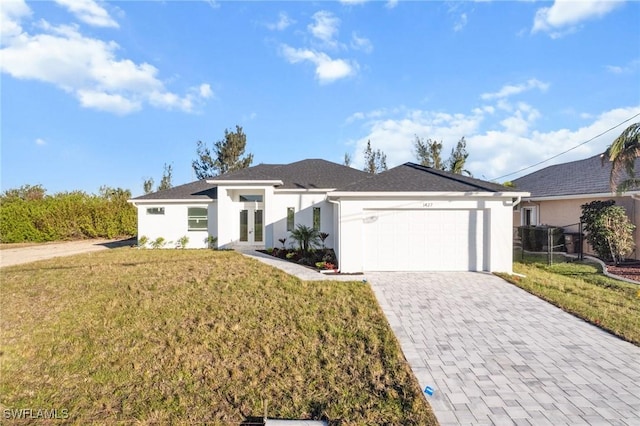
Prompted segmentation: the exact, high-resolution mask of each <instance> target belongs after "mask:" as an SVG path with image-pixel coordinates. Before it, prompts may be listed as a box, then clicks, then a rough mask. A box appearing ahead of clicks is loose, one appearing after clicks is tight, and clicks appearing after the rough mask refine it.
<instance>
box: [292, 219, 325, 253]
mask: <svg viewBox="0 0 640 426" xmlns="http://www.w3.org/2000/svg"><path fill="white" fill-rule="evenodd" d="M291 238H293V240H294V241H296V242H297V243H298V245H299V246H300V250H301V251H302V252H303V253H309V252H310V251H311V249H312V248H314V247H316V246H317V245H318V241H319V240H320V234H319V233H318V231H317V230H316V229H313V228H311V227H309V226H306V225H302V224H299V225H298V226H296V229H294V230H293V231H291Z"/></svg>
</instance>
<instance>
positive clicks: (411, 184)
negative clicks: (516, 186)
mask: <svg viewBox="0 0 640 426" xmlns="http://www.w3.org/2000/svg"><path fill="white" fill-rule="evenodd" d="M338 192H514V190H513V188H508V187H506V186H502V185H498V184H496V183H492V182H487V181H484V180H480V179H475V178H472V177H468V176H463V175H459V174H455V173H450V172H445V171H443V170H437V169H433V168H431V167H425V166H421V165H419V164H415V163H404V164H402V165H400V166H397V167H394V168H392V169H390V170H387V171H385V172H382V173H380V174H377V175H369V177H368V178H367V179H364V180H361V181H359V182H355V183H352V184H350V185H347V186H344V187H342V188H340V189H338Z"/></svg>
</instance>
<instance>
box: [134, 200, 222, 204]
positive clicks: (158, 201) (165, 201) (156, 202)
mask: <svg viewBox="0 0 640 426" xmlns="http://www.w3.org/2000/svg"><path fill="white" fill-rule="evenodd" d="M214 201H217V200H216V199H215V198H172V199H162V198H143V199H141V200H138V199H135V198H132V199H130V200H127V203H131V204H133V205H136V204H176V203H203V204H205V203H212V202H214Z"/></svg>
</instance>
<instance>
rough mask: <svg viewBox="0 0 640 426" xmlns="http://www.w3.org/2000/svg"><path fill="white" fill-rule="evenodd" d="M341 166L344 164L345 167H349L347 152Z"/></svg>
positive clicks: (349, 161) (349, 160) (349, 159)
mask: <svg viewBox="0 0 640 426" xmlns="http://www.w3.org/2000/svg"><path fill="white" fill-rule="evenodd" d="M342 164H344V165H345V166H347V167H349V166H351V155H349V153H348V152H345V153H344V161H343V162H342Z"/></svg>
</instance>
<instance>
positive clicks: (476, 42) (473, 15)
mask: <svg viewBox="0 0 640 426" xmlns="http://www.w3.org/2000/svg"><path fill="white" fill-rule="evenodd" d="M0 19H1V21H0V28H1V31H2V39H1V40H2V41H1V48H0V52H1V53H0V55H2V56H0V69H1V70H2V73H1V74H0V78H1V96H2V110H1V114H2V115H1V120H2V122H1V127H2V130H1V142H2V145H1V149H2V151H1V159H2V160H1V161H2V182H1V187H2V189H3V190H5V189H8V188H14V187H17V186H20V185H23V184H42V185H43V186H44V187H45V188H47V189H48V191H49V193H53V192H58V191H65V190H74V189H80V190H85V191H88V192H96V191H97V190H98V188H99V187H100V185H104V184H106V185H109V186H114V187H123V188H128V189H131V190H132V192H133V194H134V195H138V194H140V193H142V182H143V180H144V179H145V178H147V177H153V178H155V180H156V182H157V181H159V179H160V176H161V174H162V169H163V164H164V163H169V164H172V166H173V170H174V175H173V182H174V184H176V185H177V184H181V183H186V182H189V181H191V180H193V179H194V175H193V172H192V168H191V161H192V160H193V159H194V158H195V157H196V143H197V141H198V140H202V141H204V142H207V143H208V144H212V143H213V142H215V141H217V140H220V139H222V137H223V135H224V130H225V129H226V128H228V129H233V128H235V125H236V124H238V125H241V126H243V127H244V130H245V133H246V134H247V139H248V146H247V149H248V151H249V152H251V153H253V154H254V164H258V163H288V162H293V161H297V160H301V159H305V158H324V159H327V160H330V161H335V162H338V163H340V162H342V160H343V157H344V154H345V153H349V154H350V155H351V157H352V158H353V163H354V164H353V165H354V167H361V166H362V151H363V148H364V146H365V145H366V142H367V140H369V139H370V140H371V144H372V146H373V147H374V148H376V149H381V150H382V151H384V152H385V153H386V155H387V160H388V164H389V166H390V167H391V166H396V165H398V164H401V163H403V162H406V161H414V160H415V158H414V154H413V140H414V138H415V135H418V136H420V137H424V138H432V139H437V140H442V141H443V143H444V150H443V151H444V153H445V154H447V155H448V153H449V152H450V150H451V148H452V147H453V146H454V145H455V143H456V142H457V141H458V139H460V138H461V137H462V136H465V137H466V140H467V148H468V151H469V153H470V156H469V159H468V163H467V168H468V169H469V170H470V171H471V172H472V173H473V174H474V176H476V177H480V178H485V179H494V178H497V177H501V176H503V175H506V174H508V173H511V172H514V171H517V170H519V169H521V168H523V167H526V166H528V165H531V164H534V163H536V162H538V161H541V160H544V159H546V158H548V157H551V156H553V155H555V154H558V153H559V152H562V151H564V150H566V149H568V148H571V147H573V146H575V145H578V144H580V143H582V142H585V141H587V140H588V139H590V138H592V137H594V136H596V135H598V134H600V133H602V132H604V131H606V130H607V129H609V128H611V127H613V126H616V125H618V124H620V123H622V122H624V121H625V120H628V119H630V118H632V117H634V116H636V115H638V114H640V3H639V2H624V1H584V2H580V1H555V2H515V1H514V2H502V1H496V2H491V1H482V2H466V1H464V2H455V1H448V2H436V1H429V2H409V1H387V2H383V1H344V2H327V1H320V2H292V1H288V2H269V1H265V2H241V1H237V2H214V1H191V2H183V1H180V2H178V1H127V2H124V1H122V2H100V1H95V0H52V1H40V2H23V1H18V0H3V1H2V3H1V4H0ZM636 121H638V117H636V118H634V119H632V120H631V121H629V122H627V123H626V125H628V124H631V123H632V122H636ZM626 125H624V124H623V125H621V126H620V127H617V128H616V129H614V130H613V131H611V132H609V133H607V134H605V135H604V136H602V137H599V138H596V139H595V140H593V141H592V142H589V143H586V144H584V145H582V146H580V147H579V148H577V149H575V150H573V151H571V152H570V153H568V154H566V155H562V156H560V157H559V158H557V159H555V160H553V161H552V162H549V163H546V164H545V165H548V164H553V163H559V162H565V161H571V160H575V159H581V158H586V157H588V156H591V155H595V154H597V153H599V152H602V151H603V150H604V149H605V148H606V146H607V145H608V144H609V143H610V142H611V141H612V140H613V139H614V138H615V137H616V136H617V135H619V134H620V133H621V132H622V130H623V129H624V128H625V127H626ZM545 165H543V166H545ZM543 166H539V167H538V168H540V167H543ZM533 170H535V169H530V170H528V171H527V172H530V171H533ZM521 174H523V173H520V174H514V175H510V176H508V177H506V178H502V179H500V180H499V181H500V182H502V181H504V180H510V179H513V178H515V177H517V176H519V175H521Z"/></svg>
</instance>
